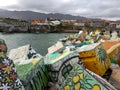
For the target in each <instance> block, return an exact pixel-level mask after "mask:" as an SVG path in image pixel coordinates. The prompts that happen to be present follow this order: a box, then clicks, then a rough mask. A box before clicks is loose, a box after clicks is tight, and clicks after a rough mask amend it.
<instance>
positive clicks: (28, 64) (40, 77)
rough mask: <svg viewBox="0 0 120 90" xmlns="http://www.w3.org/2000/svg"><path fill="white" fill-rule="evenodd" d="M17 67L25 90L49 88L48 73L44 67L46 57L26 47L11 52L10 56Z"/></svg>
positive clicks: (28, 46)
mask: <svg viewBox="0 0 120 90" xmlns="http://www.w3.org/2000/svg"><path fill="white" fill-rule="evenodd" d="M9 56H10V58H12V59H13V61H14V62H15V65H16V69H17V72H18V76H19V78H20V80H21V81H22V83H23V85H24V87H25V90H45V89H46V88H47V86H48V78H49V77H48V71H47V68H46V67H45V66H44V57H42V56H41V55H40V54H38V53H36V51H35V50H34V49H33V48H32V47H31V46H30V45H25V46H21V47H19V48H17V49H13V50H11V52H10V54H9Z"/></svg>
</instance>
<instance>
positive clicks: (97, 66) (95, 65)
mask: <svg viewBox="0 0 120 90" xmlns="http://www.w3.org/2000/svg"><path fill="white" fill-rule="evenodd" d="M82 62H83V63H84V65H85V67H86V68H87V69H89V70H91V71H93V72H94V73H96V74H98V75H100V76H102V75H104V74H105V72H106V71H107V69H108V68H109V66H110V65H111V62H110V60H109V59H107V60H106V61H105V62H104V61H100V60H99V58H98V57H91V58H83V59H82Z"/></svg>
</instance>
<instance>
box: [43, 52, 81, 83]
mask: <svg viewBox="0 0 120 90" xmlns="http://www.w3.org/2000/svg"><path fill="white" fill-rule="evenodd" d="M76 63H80V60H79V55H78V53H77V52H76V51H71V52H63V53H62V54H61V55H59V56H58V57H56V58H54V59H46V60H45V65H47V67H48V69H49V75H50V78H51V81H52V82H53V83H58V84H61V83H62V82H63V81H64V80H65V78H66V77H67V76H68V75H69V72H70V71H71V70H72V68H73V66H74V65H75V64H76Z"/></svg>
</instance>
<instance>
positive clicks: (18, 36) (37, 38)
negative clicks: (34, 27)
mask: <svg viewBox="0 0 120 90" xmlns="http://www.w3.org/2000/svg"><path fill="white" fill-rule="evenodd" d="M66 35H68V33H60V34H59V33H49V34H47V33H41V34H31V33H15V34H1V33H0V38H2V39H4V40H5V42H6V44H7V46H8V52H9V51H10V49H13V48H17V47H19V46H22V45H26V44H31V46H32V47H33V48H34V49H35V50H36V51H37V52H38V53H40V54H41V55H45V54H46V53H47V48H48V47H50V46H51V45H53V44H54V43H55V42H56V41H57V40H59V39H60V38H63V37H64V36H66Z"/></svg>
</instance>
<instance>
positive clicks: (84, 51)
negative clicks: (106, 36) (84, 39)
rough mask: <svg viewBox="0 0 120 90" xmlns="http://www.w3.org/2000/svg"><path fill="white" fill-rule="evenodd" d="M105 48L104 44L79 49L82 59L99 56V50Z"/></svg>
mask: <svg viewBox="0 0 120 90" xmlns="http://www.w3.org/2000/svg"><path fill="white" fill-rule="evenodd" d="M101 47H103V45H102V43H94V44H89V45H84V46H82V47H79V48H78V49H77V51H78V53H79V54H80V58H86V57H87V58H88V57H94V56H97V53H98V51H99V48H101Z"/></svg>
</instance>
